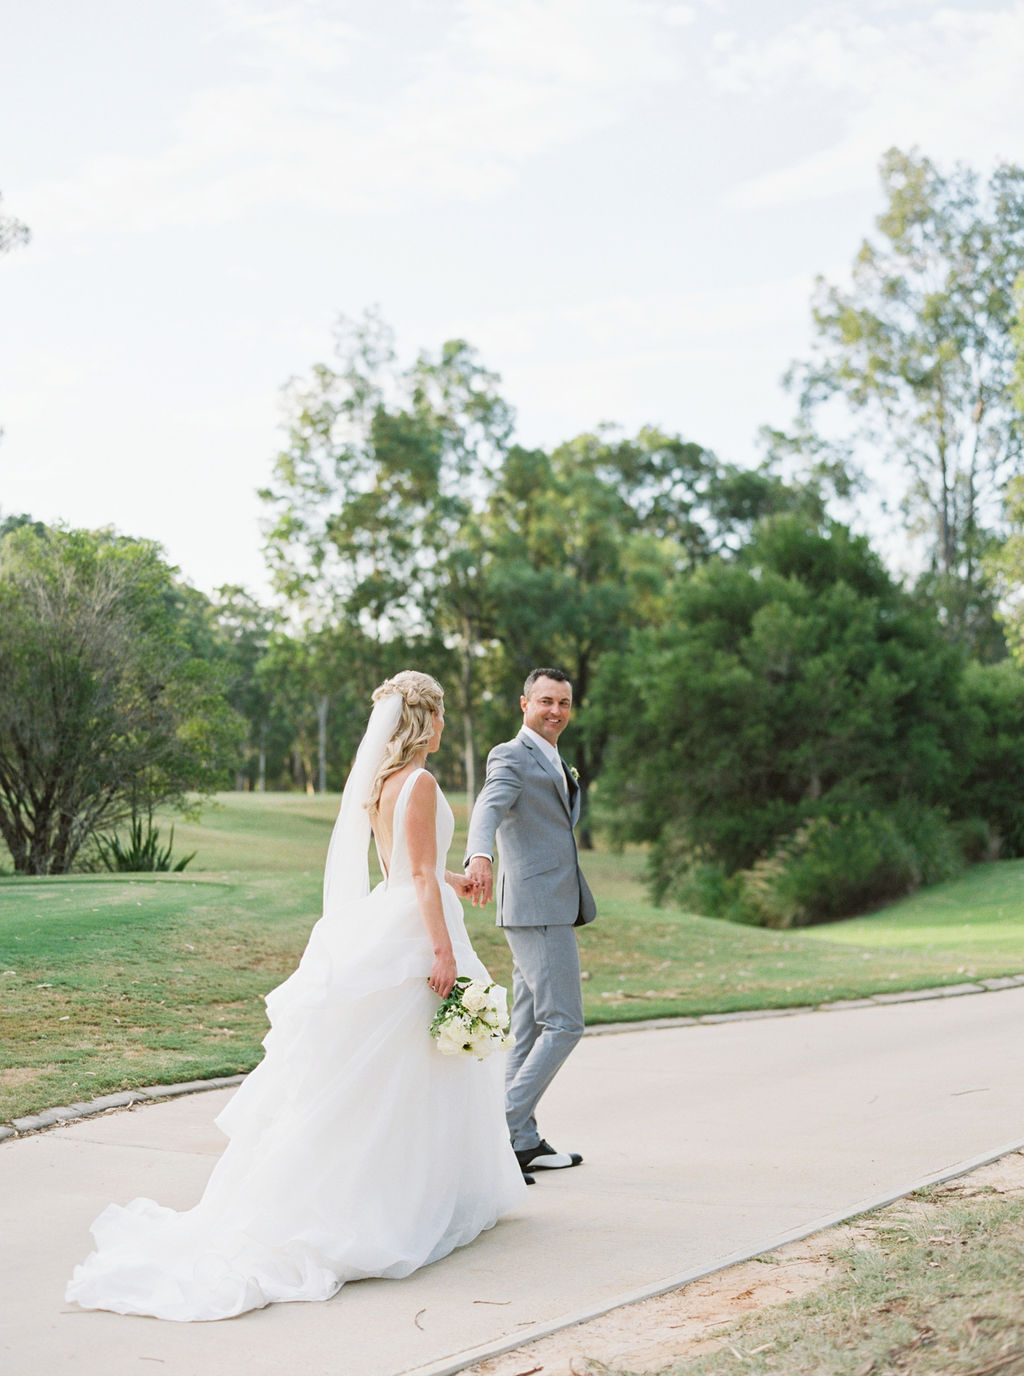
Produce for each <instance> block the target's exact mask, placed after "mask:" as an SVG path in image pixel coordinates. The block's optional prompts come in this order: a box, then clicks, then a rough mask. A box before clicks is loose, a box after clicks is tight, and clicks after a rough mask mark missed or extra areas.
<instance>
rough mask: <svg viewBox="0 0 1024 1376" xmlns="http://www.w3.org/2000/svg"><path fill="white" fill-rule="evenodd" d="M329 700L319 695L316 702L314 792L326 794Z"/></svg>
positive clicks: (325, 696) (323, 694)
mask: <svg viewBox="0 0 1024 1376" xmlns="http://www.w3.org/2000/svg"><path fill="white" fill-rule="evenodd" d="M330 705H331V700H330V698H329V697H328V696H327V694H326V693H321V694H320V696H319V697H318V698H317V700H316V791H317V792H318V793H326V792H327V709H328V708H329V707H330Z"/></svg>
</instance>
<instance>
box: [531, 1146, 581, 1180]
mask: <svg viewBox="0 0 1024 1376" xmlns="http://www.w3.org/2000/svg"><path fill="white" fill-rule="evenodd" d="M516 1160H517V1161H518V1162H519V1165H520V1168H521V1169H522V1170H523V1172H524V1173H525V1172H526V1171H564V1170H568V1169H569V1167H570V1166H578V1165H579V1164H580V1162H581V1161H582V1160H583V1157H582V1156H580V1154H579V1152H576V1151H555V1149H554V1147H553V1146H552V1145H551V1143H550V1142H545V1141H543V1140H542V1141H540V1142H538V1143H537V1145H536V1146H535V1147H524V1148H523V1150H522V1151H517V1152H516Z"/></svg>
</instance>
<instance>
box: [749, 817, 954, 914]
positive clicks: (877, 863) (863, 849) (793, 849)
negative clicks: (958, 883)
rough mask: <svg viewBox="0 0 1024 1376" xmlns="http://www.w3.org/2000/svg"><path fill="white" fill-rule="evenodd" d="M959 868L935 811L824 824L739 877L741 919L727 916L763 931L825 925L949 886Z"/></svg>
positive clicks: (800, 833)
mask: <svg viewBox="0 0 1024 1376" xmlns="http://www.w3.org/2000/svg"><path fill="white" fill-rule="evenodd" d="M962 865H963V858H962V854H961V851H960V847H959V845H958V840H957V836H956V834H955V832H954V830H953V829H952V828H951V826H950V825H949V823H948V822H947V821H946V819H945V818H944V817H943V815H942V814H941V813H939V812H937V811H936V810H934V809H925V808H918V807H913V806H911V805H907V804H904V805H902V806H901V805H897V806H896V807H895V808H893V809H891V810H886V811H882V810H878V809H875V810H872V811H867V812H861V813H856V812H852V813H848V814H846V815H845V816H839V817H835V818H831V817H827V816H820V817H816V818H814V819H813V820H811V821H809V822H806V823H804V825H803V826H801V827H800V828H799V829H798V830H797V831H796V832H795V833H794V834H793V835H792V836H791V837H789V838H787V839H786V840H785V841H783V842H782V843H781V844H780V845H778V846H776V848H775V850H774V851H773V852H772V853H771V854H770V855H768V856H765V857H764V858H763V859H761V860H758V861H757V862H756V863H755V864H754V865H753V866H752V867H751V868H750V869H748V870H744V871H742V872H741V873H740V874H739V875H737V876H736V878H737V879H738V880H739V891H738V894H737V907H738V909H739V911H734V912H730V913H729V914H728V915H729V916H741V917H742V920H744V921H746V922H751V923H755V924H756V925H758V926H763V927H801V926H806V925H808V924H810V923H814V922H826V921H829V920H830V919H832V918H838V917H849V916H850V915H852V914H854V913H860V912H865V911H867V910H868V909H870V908H873V907H877V906H879V905H880V904H882V903H886V902H891V901H892V900H894V899H897V898H901V897H903V896H904V895H905V894H908V893H913V891H914V890H915V889H917V888H918V887H920V885H922V884H934V883H937V882H939V881H940V880H943V879H949V878H952V877H953V876H954V875H955V874H957V873H958V872H959V871H960V869H961V868H962ZM722 915H723V916H724V915H726V914H724V913H723V914H722Z"/></svg>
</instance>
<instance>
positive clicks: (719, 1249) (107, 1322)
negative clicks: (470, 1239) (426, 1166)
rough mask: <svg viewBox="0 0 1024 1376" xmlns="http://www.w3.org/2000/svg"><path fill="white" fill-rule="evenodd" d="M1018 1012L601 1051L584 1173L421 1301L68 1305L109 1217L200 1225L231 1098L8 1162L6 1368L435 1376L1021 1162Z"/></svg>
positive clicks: (821, 1022)
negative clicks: (140, 1200)
mask: <svg viewBox="0 0 1024 1376" xmlns="http://www.w3.org/2000/svg"><path fill="white" fill-rule="evenodd" d="M1022 1027H1024V989H1013V990H1008V991H1005V992H999V993H990V994H984V995H980V996H972V997H964V998H945V999H935V1000H932V1001H928V1002H914V1003H900V1004H893V1005H890V1006H882V1007H879V1006H877V1005H875V1006H872V1007H867V1008H847V1009H842V1010H836V1011H829V1012H812V1013H801V1014H796V1015H791V1016H786V1017H775V1018H764V1019H758V1020H752V1021H742V1022H728V1023H722V1024H719V1025H711V1026H709V1025H706V1024H704V1025H699V1026H690V1027H680V1028H671V1029H659V1030H648V1031H633V1032H629V1031H623V1032H622V1033H621V1034H614V1035H602V1036H593V1037H587V1038H585V1039H584V1041H583V1042H582V1043H581V1045H580V1046H579V1048H578V1049H577V1050H576V1052H575V1053H574V1054H573V1057H572V1059H571V1061H570V1062H569V1064H568V1065H567V1066H566V1068H565V1069H564V1070H563V1071H562V1073H561V1075H560V1076H559V1078H558V1080H557V1081H556V1083H555V1085H554V1086H553V1088H552V1089H551V1091H550V1092H549V1095H548V1102H547V1103H546V1104H545V1106H544V1113H543V1127H544V1131H545V1132H546V1134H547V1135H548V1137H549V1138H550V1139H551V1140H552V1141H553V1142H555V1143H556V1144H557V1145H564V1146H565V1147H567V1148H572V1149H575V1150H578V1151H581V1152H583V1154H584V1156H585V1158H586V1159H585V1164H584V1165H583V1166H582V1167H581V1168H579V1169H578V1170H574V1171H566V1172H561V1173H558V1174H553V1175H550V1176H547V1177H541V1178H540V1179H539V1180H538V1183H537V1185H536V1186H535V1187H534V1188H533V1189H532V1190H531V1191H530V1192H529V1196H528V1199H527V1203H526V1204H525V1205H524V1206H523V1207H522V1208H521V1209H520V1210H519V1211H517V1212H516V1213H515V1214H514V1215H512V1216H510V1217H508V1218H507V1219H505V1220H503V1221H502V1222H501V1223H499V1225H498V1227H497V1228H496V1229H494V1230H493V1231H492V1232H490V1233H487V1234H485V1235H484V1236H482V1237H480V1238H478V1239H477V1241H476V1242H475V1243H473V1244H472V1245H471V1246H470V1247H467V1248H464V1249H463V1250H461V1251H460V1252H458V1253H456V1254H455V1255H453V1256H451V1257H448V1258H446V1259H445V1260H444V1261H442V1262H439V1263H438V1264H437V1265H435V1266H432V1267H428V1268H427V1269H425V1270H424V1271H421V1272H419V1273H417V1274H415V1275H413V1276H411V1277H409V1278H408V1279H407V1280H402V1281H379V1280H376V1281H361V1282H358V1283H356V1284H352V1285H348V1286H346V1287H345V1288H344V1289H343V1290H342V1291H341V1292H340V1294H339V1295H337V1296H336V1297H335V1299H333V1300H331V1301H330V1302H328V1303H326V1304H318V1305H275V1306H273V1307H271V1308H270V1309H266V1310H261V1311H259V1312H258V1313H254V1314H249V1315H245V1316H243V1317H241V1318H238V1319H234V1320H231V1321H228V1322H222V1323H214V1324H172V1323H163V1322H160V1321H158V1320H155V1319H138V1318H122V1317H119V1316H116V1315H110V1314H101V1313H85V1312H84V1311H80V1310H78V1309H77V1307H76V1306H73V1305H67V1304H65V1303H64V1300H63V1288H64V1283H65V1280H66V1278H67V1276H68V1275H69V1273H70V1271H71V1268H72V1266H73V1265H74V1263H75V1262H76V1261H78V1260H80V1259H81V1258H82V1257H83V1256H84V1254H85V1253H86V1251H87V1250H88V1249H89V1239H88V1235H87V1228H88V1224H89V1222H90V1221H91V1220H92V1218H93V1217H94V1216H95V1215H96V1214H97V1213H98V1212H99V1210H100V1209H101V1208H102V1207H103V1206H104V1205H105V1204H106V1203H108V1202H109V1201H111V1200H118V1201H126V1200H128V1199H130V1198H132V1197H133V1196H135V1195H137V1194H143V1195H149V1196H151V1197H153V1198H155V1199H157V1200H159V1201H160V1202H161V1203H164V1204H169V1205H172V1206H174V1207H177V1208H184V1207H188V1206H189V1205H190V1204H191V1203H193V1202H194V1201H195V1199H196V1198H197V1197H198V1195H199V1194H200V1192H201V1190H202V1186H203V1183H204V1181H205V1179H206V1176H207V1174H208V1172H209V1169H210V1164H211V1160H212V1158H213V1157H214V1156H216V1154H217V1152H218V1151H219V1150H220V1147H221V1144H222V1139H221V1137H220V1134H219V1133H218V1132H217V1130H216V1129H215V1128H214V1127H213V1126H212V1119H213V1117H214V1115H215V1114H216V1113H217V1112H218V1111H219V1109H220V1107H221V1106H222V1104H223V1103H224V1102H225V1101H226V1099H227V1098H228V1096H229V1095H230V1093H231V1091H230V1090H219V1091H214V1092H210V1093H205V1094H197V1095H192V1096H188V1097H186V1098H180V1099H176V1100H172V1101H169V1102H166V1103H162V1104H155V1105H147V1106H145V1107H141V1108H136V1109H132V1110H127V1111H123V1112H119V1113H115V1114H111V1115H108V1116H106V1117H100V1118H94V1119H87V1120H84V1121H81V1122H78V1123H75V1124H73V1125H69V1126H67V1127H64V1128H57V1129H54V1130H52V1131H50V1132H46V1133H42V1134H39V1135H37V1136H31V1137H25V1138H21V1139H18V1140H14V1141H9V1142H6V1143H4V1144H2V1145H0V1239H2V1246H0V1296H2V1302H0V1303H2V1322H0V1369H2V1370H4V1371H10V1372H15V1371H25V1370H39V1371H46V1372H47V1373H48V1376H65V1373H72V1372H74V1373H75V1374H76V1376H93V1373H96V1376H99V1373H102V1374H103V1376H111V1374H112V1376H125V1373H132V1372H157V1371H159V1372H163V1373H166V1376H235V1373H238V1376H243V1373H244V1376H292V1373H302V1376H397V1373H410V1372H417V1373H420V1376H427V1373H429V1374H430V1376H441V1373H446V1372H454V1371H458V1370H460V1369H461V1368H462V1367H464V1366H467V1365H470V1364H471V1363H473V1362H474V1361H477V1360H480V1359H481V1358H482V1357H483V1356H486V1355H489V1354H492V1353H496V1352H500V1351H504V1350H507V1349H508V1348H510V1347H513V1346H517V1345H518V1344H520V1343H522V1342H525V1341H528V1340H530V1339H533V1338H536V1337H538V1336H540V1335H541V1334H543V1333H547V1332H551V1331H553V1330H555V1329H557V1328H559V1327H561V1326H564V1325H566V1324H568V1323H572V1322H576V1321H579V1320H580V1319H583V1318H586V1317H591V1316H593V1315H596V1314H599V1313H603V1312H605V1311H606V1310H607V1309H609V1308H612V1307H614V1306H615V1305H617V1304H620V1303H623V1302H625V1301H627V1300H631V1299H636V1298H639V1297H640V1296H642V1295H648V1294H655V1293H658V1292H659V1291H661V1290H665V1289H670V1288H673V1287H675V1286H677V1285H679V1284H682V1283H683V1282H684V1281H686V1280H689V1279H693V1278H694V1277H696V1276H698V1275H702V1274H705V1273H706V1272H708V1271H711V1270H715V1269H718V1268H719V1267H721V1266H723V1265H726V1264H728V1263H730V1262H732V1261H734V1260H738V1259H739V1258H742V1257H748V1256H751V1255H756V1254H757V1253H758V1252H761V1251H764V1250H766V1249H768V1248H770V1247H773V1246H776V1245H778V1244H779V1243H781V1242H783V1241H786V1240H788V1239H790V1238H793V1237H798V1236H802V1235H804V1234H806V1233H808V1232H813V1231H817V1230H818V1229H819V1228H821V1227H824V1226H827V1225H828V1224H830V1223H832V1222H834V1221H837V1220H838V1219H840V1218H845V1217H848V1216H850V1215H851V1214H853V1213H856V1212H860V1211H861V1210H863V1209H865V1208H867V1207H870V1206H873V1205H875V1204H878V1203H881V1202H884V1201H887V1200H889V1199H891V1198H894V1197H897V1196H898V1195H900V1194H902V1193H905V1192H906V1191H907V1190H909V1189H911V1188H913V1187H915V1186H917V1185H919V1184H921V1183H924V1182H925V1181H927V1180H929V1179H932V1178H942V1177H944V1176H946V1175H949V1174H953V1173H956V1172H958V1171H959V1170H962V1169H964V1168H965V1167H967V1166H969V1165H971V1164H977V1163H979V1162H980V1161H982V1160H985V1159H990V1158H991V1157H994V1156H996V1155H999V1154H1001V1153H1002V1152H1004V1151H1007V1150H1011V1149H1014V1148H1017V1147H1019V1146H1021V1145H1022V1144H1024V1037H1022V1035H1021V1029H1022Z"/></svg>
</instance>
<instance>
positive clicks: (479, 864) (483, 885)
mask: <svg viewBox="0 0 1024 1376" xmlns="http://www.w3.org/2000/svg"><path fill="white" fill-rule="evenodd" d="M466 878H467V879H468V880H469V882H470V884H471V885H472V895H473V897H472V902H473V907H474V908H482V907H483V906H484V905H485V904H486V903H490V901H491V898H492V897H493V893H494V866H493V865H492V864H491V862H490V860H489V859H488V857H487V856H486V855H474V856H473V858H472V860H470V862H469V865H468V867H467V869H466Z"/></svg>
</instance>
